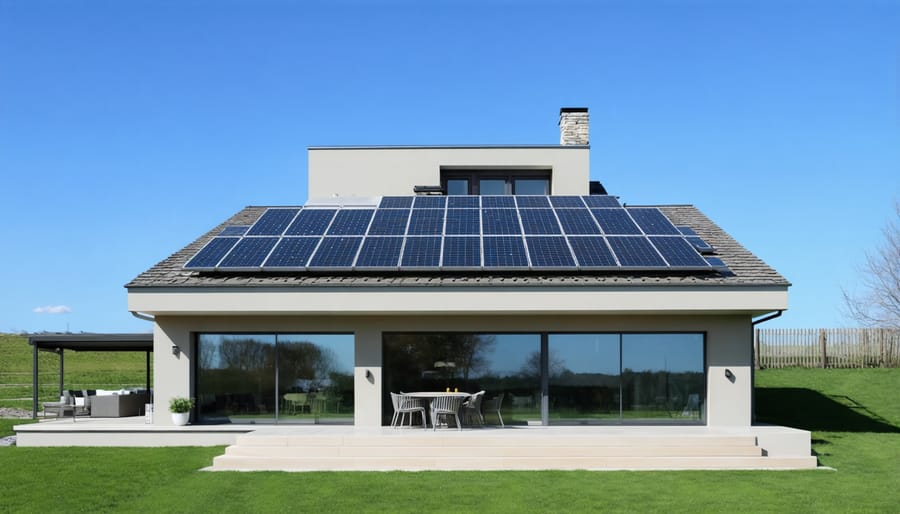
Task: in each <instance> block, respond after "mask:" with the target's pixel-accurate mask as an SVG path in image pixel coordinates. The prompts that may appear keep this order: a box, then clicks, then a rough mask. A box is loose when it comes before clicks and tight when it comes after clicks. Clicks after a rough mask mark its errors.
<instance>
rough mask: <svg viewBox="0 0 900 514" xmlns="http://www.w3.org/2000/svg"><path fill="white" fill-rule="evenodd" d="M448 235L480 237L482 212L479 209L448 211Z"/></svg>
mask: <svg viewBox="0 0 900 514" xmlns="http://www.w3.org/2000/svg"><path fill="white" fill-rule="evenodd" d="M446 233H447V235H448V236H449V235H478V234H480V233H481V211H480V210H478V209H447V228H446Z"/></svg>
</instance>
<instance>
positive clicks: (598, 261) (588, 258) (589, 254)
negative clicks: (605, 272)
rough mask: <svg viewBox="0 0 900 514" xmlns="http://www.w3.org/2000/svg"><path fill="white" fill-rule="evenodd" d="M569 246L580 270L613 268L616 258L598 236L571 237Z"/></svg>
mask: <svg viewBox="0 0 900 514" xmlns="http://www.w3.org/2000/svg"><path fill="white" fill-rule="evenodd" d="M568 239H569V244H570V245H571V246H572V251H573V252H575V258H576V259H577V260H578V265H579V266H581V267H582V268H610V267H612V268H615V267H616V266H617V264H616V258H615V257H613V254H612V252H611V251H610V249H609V247H608V246H607V245H606V241H605V240H604V238H602V237H600V236H572V237H569V238H568Z"/></svg>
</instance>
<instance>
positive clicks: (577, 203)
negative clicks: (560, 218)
mask: <svg viewBox="0 0 900 514" xmlns="http://www.w3.org/2000/svg"><path fill="white" fill-rule="evenodd" d="M550 203H551V204H552V205H553V206H554V207H556V208H558V209H574V208H580V209H583V208H584V202H583V201H581V197H580V196H551V197H550Z"/></svg>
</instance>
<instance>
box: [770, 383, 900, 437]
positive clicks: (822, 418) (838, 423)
mask: <svg viewBox="0 0 900 514" xmlns="http://www.w3.org/2000/svg"><path fill="white" fill-rule="evenodd" d="M756 418H757V421H758V422H760V423H773V424H777V425H786V426H789V427H794V428H801V429H804V430H818V431H824V432H879V433H900V427H897V426H895V425H893V424H891V423H890V421H888V420H886V419H884V418H883V417H881V416H879V415H878V414H877V413H875V412H872V411H871V410H869V409H868V408H866V406H865V405H862V404H860V403H858V402H856V401H855V400H853V398H850V397H849V396H838V395H835V396H826V395H823V394H821V393H819V392H818V391H813V390H811V389H802V388H793V387H762V388H757V389H756Z"/></svg>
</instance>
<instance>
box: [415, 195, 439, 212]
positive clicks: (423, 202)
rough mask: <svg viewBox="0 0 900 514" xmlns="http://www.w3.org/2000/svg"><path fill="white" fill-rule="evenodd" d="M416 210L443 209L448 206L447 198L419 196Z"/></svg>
mask: <svg viewBox="0 0 900 514" xmlns="http://www.w3.org/2000/svg"><path fill="white" fill-rule="evenodd" d="M415 198H416V201H415V202H414V203H413V208H414V209H443V208H444V206H445V205H446V204H447V197H446V196H417V197H415Z"/></svg>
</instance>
